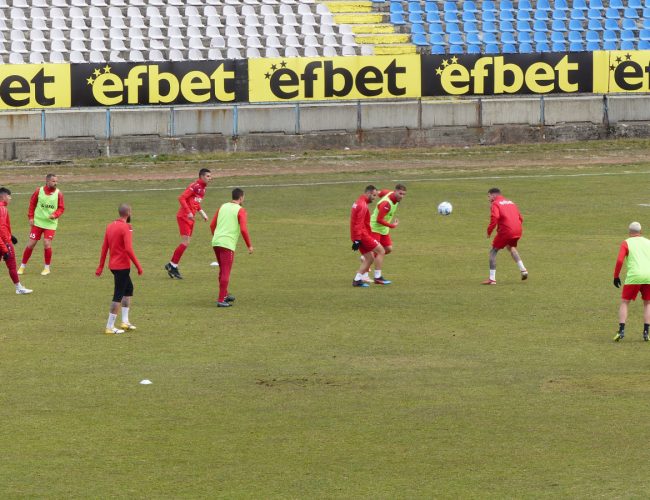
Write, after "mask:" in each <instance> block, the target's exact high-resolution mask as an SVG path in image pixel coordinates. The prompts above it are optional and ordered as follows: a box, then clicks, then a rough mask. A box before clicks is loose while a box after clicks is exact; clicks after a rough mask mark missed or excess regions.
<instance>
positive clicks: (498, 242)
mask: <svg viewBox="0 0 650 500" xmlns="http://www.w3.org/2000/svg"><path fill="white" fill-rule="evenodd" d="M519 238H521V236H510V235H509V234H501V233H497V235H496V236H495V237H494V240H493V241H492V248H496V249H497V250H501V249H502V248H505V247H513V248H517V242H518V241H519Z"/></svg>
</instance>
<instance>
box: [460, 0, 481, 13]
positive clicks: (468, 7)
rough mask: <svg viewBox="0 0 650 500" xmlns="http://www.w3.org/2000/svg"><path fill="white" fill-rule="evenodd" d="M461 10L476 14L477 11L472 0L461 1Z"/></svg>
mask: <svg viewBox="0 0 650 500" xmlns="http://www.w3.org/2000/svg"><path fill="white" fill-rule="evenodd" d="M463 12H471V13H473V14H476V13H477V12H478V9H477V8H476V3H475V2H473V1H472V0H465V1H464V2H463Z"/></svg>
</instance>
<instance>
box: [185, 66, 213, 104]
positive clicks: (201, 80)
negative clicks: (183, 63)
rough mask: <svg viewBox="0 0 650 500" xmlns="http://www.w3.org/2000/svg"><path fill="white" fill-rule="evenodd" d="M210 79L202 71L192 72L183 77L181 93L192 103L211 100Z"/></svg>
mask: <svg viewBox="0 0 650 500" xmlns="http://www.w3.org/2000/svg"><path fill="white" fill-rule="evenodd" d="M210 90H211V85H210V77H209V76H208V75H206V74H205V73H203V72H201V71H190V72H189V73H187V74H186V75H185V76H184V77H183V81H182V82H181V93H182V94H183V97H184V98H185V99H187V100H188V101H189V102H192V103H199V102H206V101H209V100H210Z"/></svg>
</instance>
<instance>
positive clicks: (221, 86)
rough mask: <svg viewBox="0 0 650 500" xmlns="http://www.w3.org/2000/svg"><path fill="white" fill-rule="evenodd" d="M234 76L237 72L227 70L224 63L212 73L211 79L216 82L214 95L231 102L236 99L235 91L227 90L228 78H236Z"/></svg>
mask: <svg viewBox="0 0 650 500" xmlns="http://www.w3.org/2000/svg"><path fill="white" fill-rule="evenodd" d="M234 78H235V72H234V71H226V67H225V66H224V65H223V64H222V65H221V66H219V67H218V68H217V69H215V70H214V71H213V72H212V74H211V75H210V79H211V80H212V81H213V82H214V95H215V97H216V98H217V99H219V101H221V102H229V101H234V100H235V93H234V92H226V80H234Z"/></svg>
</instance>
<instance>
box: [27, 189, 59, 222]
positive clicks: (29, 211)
mask: <svg viewBox="0 0 650 500" xmlns="http://www.w3.org/2000/svg"><path fill="white" fill-rule="evenodd" d="M40 190H41V188H38V189H36V191H34V193H33V194H32V197H31V198H30V199H29V208H28V209H27V218H28V219H33V218H34V212H35V211H36V204H37V203H38V192H39V191H40ZM43 190H44V191H45V194H46V195H48V196H49V195H51V194H52V193H53V192H54V191H55V190H56V188H54V189H52V188H49V187H47V186H43ZM64 211H65V205H64V204H63V193H62V192H61V190H59V206H58V208H57V209H56V210H55V211H54V212H52V215H53V216H54V218H55V219H58V218H59V217H61V215H62V214H63V212H64Z"/></svg>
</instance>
